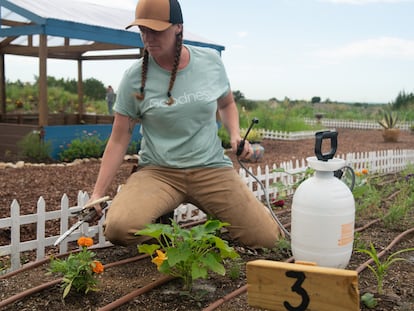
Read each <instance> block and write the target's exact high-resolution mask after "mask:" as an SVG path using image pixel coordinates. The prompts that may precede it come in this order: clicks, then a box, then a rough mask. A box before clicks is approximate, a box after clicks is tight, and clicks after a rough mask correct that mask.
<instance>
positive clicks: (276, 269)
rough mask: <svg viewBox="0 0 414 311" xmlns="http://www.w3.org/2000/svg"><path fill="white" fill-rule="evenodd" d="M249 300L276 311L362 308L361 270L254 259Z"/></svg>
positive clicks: (356, 310)
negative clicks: (360, 302)
mask: <svg viewBox="0 0 414 311" xmlns="http://www.w3.org/2000/svg"><path fill="white" fill-rule="evenodd" d="M247 302H248V304H249V305H251V306H254V307H259V308H263V309H267V310H275V311H286V310H296V311H305V310H318V311H332V310H335V311H359V290H358V273H357V272H356V271H351V270H344V269H334V268H324V267H318V266H309V265H304V264H292V263H285V262H277V261H270V260H255V261H250V262H248V263H247Z"/></svg>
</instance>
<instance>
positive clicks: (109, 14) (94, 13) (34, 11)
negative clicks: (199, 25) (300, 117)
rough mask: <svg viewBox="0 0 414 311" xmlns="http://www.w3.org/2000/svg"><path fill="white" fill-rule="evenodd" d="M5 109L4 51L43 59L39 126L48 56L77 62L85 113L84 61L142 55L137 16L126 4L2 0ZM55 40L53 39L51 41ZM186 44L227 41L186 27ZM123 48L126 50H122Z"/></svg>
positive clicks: (1, 75) (1, 59) (1, 108)
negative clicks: (210, 38)
mask: <svg viewBox="0 0 414 311" xmlns="http://www.w3.org/2000/svg"><path fill="white" fill-rule="evenodd" d="M0 13H1V20H0V27H1V28H0V85H1V88H0V113H1V114H6V113H7V112H6V82H5V81H6V75H5V69H6V66H7V64H6V62H5V55H6V54H10V55H19V56H31V57H36V58H38V60H39V74H38V77H39V127H43V126H46V125H48V124H47V123H48V103H47V99H48V96H47V59H49V58H55V59H65V60H75V61H77V64H78V104H79V105H78V107H79V110H78V113H79V116H82V114H83V111H84V109H83V87H82V85H83V83H82V64H83V61H88V60H120V59H138V58H139V57H141V55H142V48H143V43H142V40H141V37H140V35H139V31H138V27H133V28H135V29H131V30H128V31H127V30H125V26H126V25H127V24H128V23H129V22H130V21H131V20H133V18H134V11H133V10H124V9H117V8H110V7H105V6H100V5H95V4H91V3H86V2H77V1H67V0H36V1H33V0H0ZM52 42H53V44H52ZM184 42H185V43H186V44H191V45H198V46H206V47H211V48H214V49H216V50H218V51H220V52H221V51H223V50H224V47H223V46H221V45H216V44H214V43H211V42H208V41H206V40H204V39H201V38H198V37H197V36H195V35H192V34H191V33H188V32H187V31H185V38H184ZM120 50H123V51H124V52H125V53H123V54H122V53H119V51H120ZM102 51H105V52H106V53H107V54H99V55H92V53H93V52H95V54H97V53H96V52H100V53H103V52H102Z"/></svg>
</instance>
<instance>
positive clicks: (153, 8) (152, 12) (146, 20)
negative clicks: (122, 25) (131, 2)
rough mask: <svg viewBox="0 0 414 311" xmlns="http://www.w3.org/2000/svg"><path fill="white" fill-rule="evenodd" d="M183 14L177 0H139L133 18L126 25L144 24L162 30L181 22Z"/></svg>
mask: <svg viewBox="0 0 414 311" xmlns="http://www.w3.org/2000/svg"><path fill="white" fill-rule="evenodd" d="M182 23H183V15H182V13H181V7H180V4H179V3H178V1H177V0H139V2H138V4H137V8H136V9H135V20H134V21H133V22H132V23H131V24H130V25H128V26H127V27H126V29H128V28H130V27H132V26H144V27H148V28H151V29H153V30H155V31H163V30H165V29H167V28H168V27H170V26H171V25H173V24H182Z"/></svg>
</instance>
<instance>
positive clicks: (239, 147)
mask: <svg viewBox="0 0 414 311" xmlns="http://www.w3.org/2000/svg"><path fill="white" fill-rule="evenodd" d="M257 123H259V119H257V118H253V120H252V123H251V124H250V126H249V128H248V129H247V132H246V135H244V138H243V139H242V141H241V142H240V143H239V145H238V146H237V152H236V155H237V156H240V155H241V154H242V152H243V149H244V144H245V143H246V139H247V135H249V133H250V130H251V129H252V127H253V125H255V124H257Z"/></svg>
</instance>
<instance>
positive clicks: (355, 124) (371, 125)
mask: <svg viewBox="0 0 414 311" xmlns="http://www.w3.org/2000/svg"><path fill="white" fill-rule="evenodd" d="M305 122H306V123H307V124H309V125H316V124H321V125H323V126H326V127H330V128H348V129H359V130H377V129H378V130H379V129H382V127H381V125H379V124H378V122H376V121H372V120H341V119H324V118H322V119H321V120H316V119H310V118H305ZM413 125H414V123H412V122H403V121H399V122H398V125H397V127H398V128H399V129H400V130H404V131H408V130H410V128H411V126H413Z"/></svg>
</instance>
